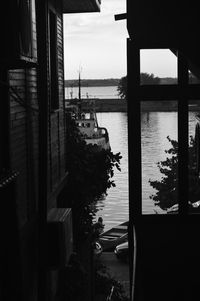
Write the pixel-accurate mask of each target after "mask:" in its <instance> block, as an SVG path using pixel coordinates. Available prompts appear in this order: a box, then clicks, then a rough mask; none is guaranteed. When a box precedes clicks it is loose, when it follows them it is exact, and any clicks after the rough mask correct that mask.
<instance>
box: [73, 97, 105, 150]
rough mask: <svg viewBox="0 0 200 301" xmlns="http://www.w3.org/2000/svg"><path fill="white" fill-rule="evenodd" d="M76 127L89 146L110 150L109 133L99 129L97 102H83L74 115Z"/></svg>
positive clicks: (87, 100)
mask: <svg viewBox="0 0 200 301" xmlns="http://www.w3.org/2000/svg"><path fill="white" fill-rule="evenodd" d="M73 117H74V119H75V122H76V125H77V127H78V129H79V131H80V133H81V135H82V137H83V138H84V140H85V142H86V143H87V144H93V145H95V144H96V145H97V146H99V148H100V149H105V150H110V142H109V135H108V131H107V129H106V128H104V127H99V125H98V121H97V116H96V112H95V100H89V99H86V100H81V104H80V101H79V104H78V106H77V112H76V113H75V114H74V116H73Z"/></svg>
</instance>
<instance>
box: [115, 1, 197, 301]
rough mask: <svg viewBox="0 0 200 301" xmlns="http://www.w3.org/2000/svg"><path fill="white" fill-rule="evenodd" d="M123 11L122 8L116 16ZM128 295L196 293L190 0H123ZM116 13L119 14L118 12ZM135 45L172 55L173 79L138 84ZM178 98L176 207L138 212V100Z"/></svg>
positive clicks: (190, 296) (193, 8)
mask: <svg viewBox="0 0 200 301" xmlns="http://www.w3.org/2000/svg"><path fill="white" fill-rule="evenodd" d="M122 17H123V16H122ZM125 17H127V29H128V33H129V39H128V40H127V57H128V120H129V125H128V128H129V179H130V182H129V189H130V202H129V204H130V207H129V208H130V215H129V217H130V232H129V238H130V249H131V252H130V256H131V258H132V264H131V281H132V292H131V300H136V301H137V300H140V301H141V300H154V301H157V300H163V301H164V300H197V299H198V298H199V284H198V282H199V270H200V264H199V260H198V258H197V257H196V256H198V254H199V252H200V243H199V230H200V217H199V215H198V214H194V213H193V214H190V212H189V204H188V201H189V199H188V191H189V187H188V185H189V184H188V102H189V100H198V99H199V98H200V86H199V85H198V84H195V85H190V84H189V81H188V77H189V74H188V73H189V72H188V71H191V72H192V73H193V75H195V76H196V77H197V78H199V77H200V56H199V50H200V44H199V28H200V27H199V25H200V24H199V22H200V21H199V16H198V7H197V3H194V2H191V3H188V2H184V3H183V2H182V3H180V2H179V1H157V0H153V1H143V0H139V1H132V0H127V15H126V16H125ZM118 18H119V19H120V16H119V17H118ZM142 49H169V50H171V51H172V52H173V53H174V54H175V55H176V57H177V75H178V82H177V84H176V85H165V86H164V85H159V86H157V85H153V86H148V85H140V60H141V52H140V50H142ZM152 100H153V101H159V102H162V101H170V100H176V101H177V102H178V120H177V122H178V143H179V167H178V203H179V211H178V214H174V215H168V214H166V215H159V214H155V215H144V214H142V196H141V195H142V188H141V184H142V183H141V178H142V176H141V175H142V170H141V130H140V126H141V120H140V114H141V113H140V102H141V101H143V102H148V101H152Z"/></svg>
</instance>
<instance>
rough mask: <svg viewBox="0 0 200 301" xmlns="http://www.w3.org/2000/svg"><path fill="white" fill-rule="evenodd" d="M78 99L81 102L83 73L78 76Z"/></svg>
mask: <svg viewBox="0 0 200 301" xmlns="http://www.w3.org/2000/svg"><path fill="white" fill-rule="evenodd" d="M78 99H79V101H80V100H81V72H80V70H79V74H78Z"/></svg>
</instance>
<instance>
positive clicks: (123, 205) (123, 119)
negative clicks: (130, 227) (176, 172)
mask: <svg viewBox="0 0 200 301" xmlns="http://www.w3.org/2000/svg"><path fill="white" fill-rule="evenodd" d="M97 118H98V121H99V125H100V126H105V127H106V128H107V129H108V132H109V137H110V143H111V147H112V151H113V152H114V153H117V152H121V154H122V156H123V158H122V160H121V172H118V171H115V176H114V180H115V183H116V187H114V188H111V189H109V190H108V195H107V196H105V197H104V198H102V199H101V200H99V201H98V204H97V208H98V210H99V211H98V212H97V218H98V217H99V216H102V217H103V219H104V223H105V228H106V229H108V228H110V227H112V226H113V225H116V224H118V223H120V222H123V221H125V220H127V219H128V147H127V114H126V113H98V114H97ZM189 120H190V124H189V129H190V134H194V127H195V113H192V112H191V113H190V115H189ZM141 122H142V124H141V129H142V190H143V194H142V199H143V213H144V214H149V213H154V209H155V207H154V204H153V201H152V200H151V199H150V198H149V196H150V195H151V194H152V193H153V192H154V190H153V188H152V187H151V186H150V185H149V179H152V180H154V179H157V180H158V179H160V177H161V175H160V172H159V170H158V168H157V165H156V163H157V162H158V161H160V160H164V159H165V158H166V154H165V152H164V150H165V149H169V148H170V146H171V144H170V143H169V142H168V140H167V138H166V137H167V136H168V135H169V136H170V138H172V139H177V113H176V112H150V113H142V115H141ZM156 208H157V207H156Z"/></svg>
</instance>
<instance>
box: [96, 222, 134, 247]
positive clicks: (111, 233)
mask: <svg viewBox="0 0 200 301" xmlns="http://www.w3.org/2000/svg"><path fill="white" fill-rule="evenodd" d="M127 240H128V221H126V222H124V223H121V224H119V225H117V226H114V227H113V228H111V229H109V230H107V231H104V232H103V233H102V234H100V235H99V239H98V242H99V243H100V244H101V246H102V248H103V251H113V250H114V249H115V247H116V246H117V245H119V244H121V243H123V242H126V241H127Z"/></svg>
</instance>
